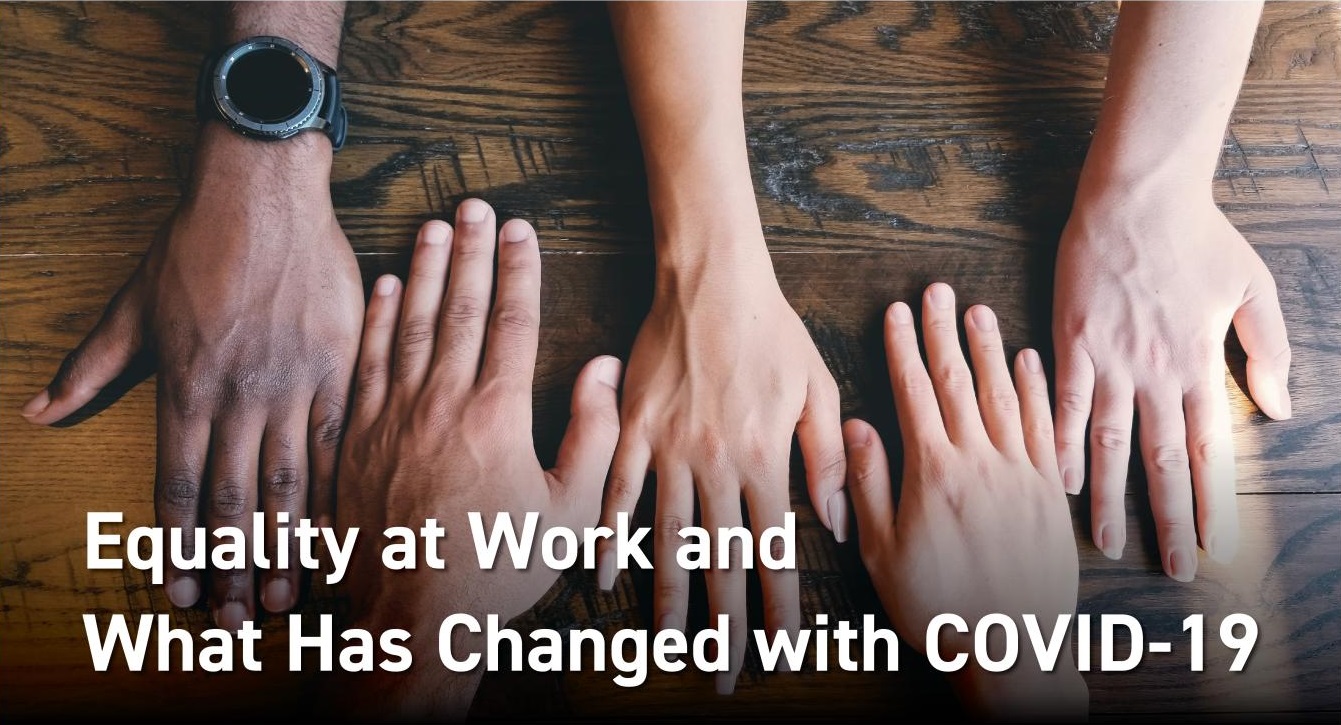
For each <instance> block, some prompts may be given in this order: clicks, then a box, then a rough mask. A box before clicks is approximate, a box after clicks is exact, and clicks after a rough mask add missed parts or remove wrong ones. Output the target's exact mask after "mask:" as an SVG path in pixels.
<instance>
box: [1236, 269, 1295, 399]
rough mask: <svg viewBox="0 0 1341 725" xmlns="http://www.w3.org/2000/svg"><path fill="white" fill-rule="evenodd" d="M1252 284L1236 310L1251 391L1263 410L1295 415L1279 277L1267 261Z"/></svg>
mask: <svg viewBox="0 0 1341 725" xmlns="http://www.w3.org/2000/svg"><path fill="white" fill-rule="evenodd" d="M1259 265H1261V266H1260V268H1259V270H1258V272H1257V274H1256V275H1254V276H1253V279H1252V281H1251V282H1250V283H1249V285H1248V292H1247V294H1245V295H1244V299H1243V304H1242V305H1241V306H1240V307H1239V309H1238V311H1237V312H1235V313H1234V330H1235V332H1237V333H1238V336H1239V342H1241V343H1242V344H1243V350H1244V352H1246V353H1248V391H1249V392H1250V393H1251V394H1252V396H1253V401H1254V402H1256V403H1257V407H1258V408H1261V409H1262V412H1263V413H1266V414H1267V415H1269V416H1271V417H1272V418H1274V419H1276V420H1285V419H1286V418H1289V417H1290V415H1291V406H1290V390H1289V387H1288V382H1289V379H1290V342H1289V340H1288V339H1287V338H1286V334H1285V318H1284V316H1283V315H1282V314H1281V311H1280V300H1279V299H1278V298H1277V296H1276V281H1275V280H1274V279H1272V277H1271V272H1270V271H1268V270H1267V268H1266V265H1262V264H1261V262H1260V261H1259Z"/></svg>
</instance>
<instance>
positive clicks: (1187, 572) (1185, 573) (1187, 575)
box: [1169, 549, 1197, 582]
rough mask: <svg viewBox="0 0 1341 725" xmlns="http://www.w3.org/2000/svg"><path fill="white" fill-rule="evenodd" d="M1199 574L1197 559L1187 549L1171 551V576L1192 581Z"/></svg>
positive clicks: (1184, 580) (1181, 580)
mask: <svg viewBox="0 0 1341 725" xmlns="http://www.w3.org/2000/svg"><path fill="white" fill-rule="evenodd" d="M1196 575H1197V560H1196V559H1194V558H1192V555H1191V554H1190V553H1189V552H1188V551H1187V550H1186V549H1174V550H1173V551H1170V552H1169V576H1171V577H1173V578H1174V579H1176V580H1178V581H1180V582H1190V581H1192V579H1194V578H1195V577H1196Z"/></svg>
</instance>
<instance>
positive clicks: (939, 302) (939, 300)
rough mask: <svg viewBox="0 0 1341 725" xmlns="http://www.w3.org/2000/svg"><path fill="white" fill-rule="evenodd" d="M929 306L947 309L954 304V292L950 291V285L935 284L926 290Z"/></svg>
mask: <svg viewBox="0 0 1341 725" xmlns="http://www.w3.org/2000/svg"><path fill="white" fill-rule="evenodd" d="M927 296H928V297H929V298H930V299H931V304H932V305H933V306H935V307H949V306H951V305H953V304H954V303H955V295H954V292H952V291H951V290H950V285H948V284H945V283H943V282H937V283H936V284H933V285H931V287H930V288H928V295H927Z"/></svg>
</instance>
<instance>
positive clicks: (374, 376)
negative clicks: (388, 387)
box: [357, 360, 387, 395]
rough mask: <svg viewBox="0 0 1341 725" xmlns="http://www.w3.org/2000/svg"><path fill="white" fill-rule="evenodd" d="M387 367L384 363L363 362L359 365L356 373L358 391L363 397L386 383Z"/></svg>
mask: <svg viewBox="0 0 1341 725" xmlns="http://www.w3.org/2000/svg"><path fill="white" fill-rule="evenodd" d="M386 376H387V366H386V363H385V362H376V363H374V362H369V361H367V360H364V361H363V363H362V364H360V365H359V373H358V382H357V385H358V391H359V393H361V394H363V395H368V394H370V393H371V392H372V391H373V389H375V388H378V387H381V385H382V384H383V383H384V382H385V381H386Z"/></svg>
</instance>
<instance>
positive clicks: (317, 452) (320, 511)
mask: <svg viewBox="0 0 1341 725" xmlns="http://www.w3.org/2000/svg"><path fill="white" fill-rule="evenodd" d="M348 401H349V370H347V369H341V368H336V370H335V372H333V373H331V374H330V375H329V376H327V378H326V381H325V382H323V383H322V385H321V387H319V388H318V389H317V394H316V396H315V397H314V398H313V399H312V410H311V411H310V412H309V428H308V432H307V446H308V455H309V458H310V460H311V464H310V467H309V471H310V473H311V482H312V484H311V488H310V489H309V490H308V501H309V503H310V508H309V509H308V512H309V514H310V515H311V517H312V518H313V519H315V520H316V522H317V525H318V526H322V527H329V526H331V525H332V524H333V522H334V521H335V503H336V499H335V469H336V467H337V466H338V465H339V458H340V442H341V441H342V440H343V439H344V432H345V424H346V415H345V411H346V409H347V407H348Z"/></svg>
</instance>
